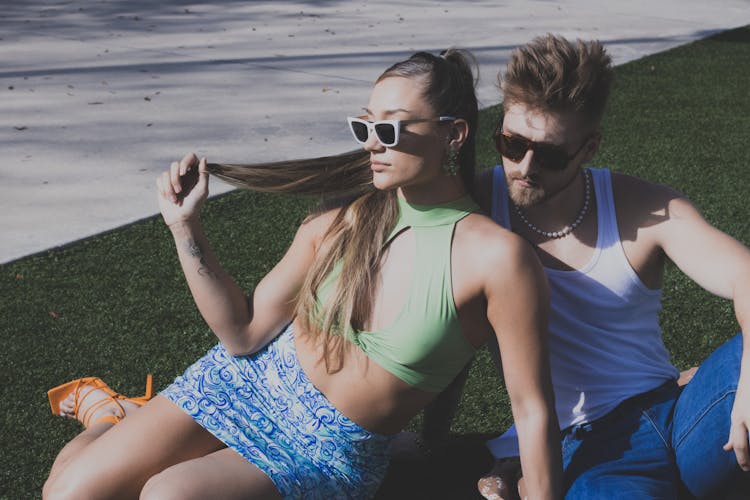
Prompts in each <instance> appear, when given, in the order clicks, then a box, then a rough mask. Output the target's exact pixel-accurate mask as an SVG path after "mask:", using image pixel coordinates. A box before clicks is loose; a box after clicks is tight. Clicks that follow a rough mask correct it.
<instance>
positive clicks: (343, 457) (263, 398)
mask: <svg viewBox="0 0 750 500" xmlns="http://www.w3.org/2000/svg"><path fill="white" fill-rule="evenodd" d="M161 394H162V395H163V396H165V397H167V398H168V399H169V400H170V401H172V402H173V403H175V404H176V405H177V406H179V407H180V408H182V409H183V410H184V411H185V412H187V413H188V414H189V415H190V416H191V417H193V419H194V420H195V421H196V422H197V423H198V424H200V425H201V426H202V427H203V428H205V429H206V430H208V431H209V432H211V433H212V434H213V435H214V436H216V437H217V438H219V439H220V440H221V441H222V442H224V443H225V444H226V445H227V446H228V447H229V448H232V449H233V450H235V451H236V452H237V453H239V454H240V455H242V456H243V457H245V459H246V460H248V461H249V462H250V463H252V464H254V465H255V466H257V467H258V468H259V469H260V470H262V471H263V472H264V473H265V474H266V475H267V476H268V477H270V478H271V480H272V481H273V482H274V484H275V485H276V487H277V488H278V490H279V492H281V495H282V496H283V497H284V498H285V499H287V498H289V499H292V498H294V499H301V498H304V499H318V498H320V499H325V500H330V499H335V498H342V499H343V498H356V499H362V498H371V497H372V496H374V495H375V493H376V492H377V489H378V486H379V485H380V483H381V481H382V480H383V477H384V476H385V473H386V469H387V467H388V454H387V447H388V444H389V442H390V438H389V437H387V436H384V435H380V434H375V433H372V432H369V431H367V430H365V429H363V428H362V427H360V426H359V425H357V424H356V423H354V422H352V421H351V420H350V419H348V418H347V417H346V416H344V415H343V414H342V413H341V412H339V411H338V410H337V409H336V408H334V407H333V405H331V403H330V402H329V401H328V400H327V399H326V397H325V396H324V395H323V394H321V392H320V391H318V390H317V389H316V388H315V387H314V386H313V384H312V383H311V382H310V380H309V379H308V378H307V376H306V375H305V373H304V372H303V371H302V368H301V367H300V365H299V360H298V359H297V353H296V351H295V348H294V333H293V330H292V326H291V325H289V326H288V327H287V328H286V329H285V330H284V332H283V333H282V334H281V335H279V336H278V337H276V339H274V340H273V341H272V342H271V343H270V344H269V345H268V346H266V347H265V348H264V349H263V350H261V351H258V352H256V353H254V354H251V355H249V356H237V357H235V356H232V355H230V354H228V353H227V351H226V350H225V349H224V347H223V346H222V345H221V344H218V345H216V346H215V347H214V348H212V349H211V350H209V351H208V353H207V354H206V355H205V356H203V357H202V358H201V359H199V360H198V361H196V362H195V363H194V364H193V365H192V366H190V367H189V368H188V369H187V370H185V373H184V374H183V375H182V376H180V377H177V379H175V381H174V383H173V384H172V385H170V386H169V387H167V388H166V389H165V390H164V391H163V392H162V393H161Z"/></svg>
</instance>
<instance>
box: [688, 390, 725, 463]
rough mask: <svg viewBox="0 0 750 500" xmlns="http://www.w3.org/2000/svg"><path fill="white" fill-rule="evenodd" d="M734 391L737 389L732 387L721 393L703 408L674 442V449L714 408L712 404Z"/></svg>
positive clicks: (719, 401)
mask: <svg viewBox="0 0 750 500" xmlns="http://www.w3.org/2000/svg"><path fill="white" fill-rule="evenodd" d="M736 392H737V389H733V390H730V391H727V392H725V393H724V394H722V395H721V397H718V398H716V400H715V401H714V402H713V403H711V404H710V405H709V406H707V407H706V409H704V410H703V411H702V412H701V413H700V415H699V416H698V418H696V419H695V421H694V422H693V425H691V426H690V427H689V428H688V429H687V430H686V431H685V432H684V433H683V434H682V436H681V437H680V439H679V440H678V441H677V442H676V443H674V448H675V450H676V449H677V447H678V446H680V445H681V444H682V442H683V441H684V440H685V438H686V437H687V436H688V434H690V433H691V432H692V431H693V429H695V427H696V426H697V425H698V424H699V423H700V422H701V420H703V417H705V416H706V414H707V413H708V412H710V411H711V410H712V409H713V408H714V406H716V405H718V404H719V403H721V402H722V401H724V400H725V399H726V398H727V396H729V395H730V394H735V393H736Z"/></svg>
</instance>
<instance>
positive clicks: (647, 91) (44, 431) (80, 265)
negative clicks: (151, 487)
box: [0, 27, 750, 499]
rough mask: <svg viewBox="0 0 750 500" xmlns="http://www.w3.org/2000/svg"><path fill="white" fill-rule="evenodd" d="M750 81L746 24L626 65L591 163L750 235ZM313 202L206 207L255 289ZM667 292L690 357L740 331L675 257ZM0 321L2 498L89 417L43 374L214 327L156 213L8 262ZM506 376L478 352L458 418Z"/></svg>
mask: <svg viewBox="0 0 750 500" xmlns="http://www.w3.org/2000/svg"><path fill="white" fill-rule="evenodd" d="M748 82H750V29H748V27H745V28H740V29H737V30H733V31H729V32H726V33H723V34H720V35H718V36H715V37H712V38H709V39H706V40H702V41H698V42H695V43H692V44H689V45H686V46H683V47H679V48H677V49H674V50H670V51H668V52H664V53H661V54H656V55H653V56H650V57H646V58H644V59H640V60H638V61H634V62H631V63H628V64H625V65H623V66H620V67H618V68H617V83H616V86H615V89H614V93H613V96H612V101H611V105H610V108H609V113H608V115H607V118H606V120H605V123H604V137H605V139H604V143H603V146H602V150H601V152H600V154H599V155H598V157H597V158H596V160H595V162H594V164H595V165H596V166H606V167H609V168H611V169H613V170H616V171H620V172H627V173H632V174H635V175H639V176H641V177H644V178H646V179H650V180H653V181H656V182H663V183H666V184H669V185H671V186H673V187H675V188H677V189H679V190H681V191H682V192H684V193H686V194H687V195H688V196H689V197H690V198H691V199H692V200H693V201H694V203H695V204H696V205H697V206H698V208H700V209H701V210H702V211H703V213H704V214H705V216H706V217H707V219H708V220H709V221H710V222H711V223H713V224H715V225H716V226H717V227H719V228H720V229H722V230H724V231H726V232H727V233H729V234H731V235H733V236H734V237H736V238H737V239H739V240H740V241H742V242H743V243H745V244H748V243H750V225H749V224H748V208H747V207H746V204H745V202H744V194H745V191H746V189H747V186H750V168H749V166H750V152H749V150H748V131H749V130H750V90H749V89H750V86H749V85H748ZM497 116H498V110H497V109H496V108H491V109H486V110H484V111H483V112H482V114H481V130H480V138H479V139H480V140H479V155H478V157H479V159H480V162H481V164H482V165H483V166H489V165H492V164H493V163H494V162H495V161H496V154H495V153H494V150H493V149H492V146H491V144H490V140H489V135H490V132H491V128H492V125H493V122H494V121H495V120H496V118H497ZM307 208H308V207H307V204H306V202H302V201H300V200H295V199H291V198H288V197H282V196H269V195H261V194H256V193H249V192H232V193H229V194H227V195H224V196H220V197H217V198H214V199H212V200H210V201H209V203H208V204H207V207H206V210H205V215H204V221H205V226H206V228H207V232H208V235H209V239H210V240H211V242H212V243H213V245H214V247H215V249H216V251H217V253H218V254H219V256H220V258H221V260H222V262H223V264H224V265H225V267H226V268H227V269H228V271H229V272H230V273H231V274H232V275H233V276H235V278H236V279H237V281H238V282H239V283H240V284H241V285H242V286H243V287H246V288H251V287H252V286H253V284H254V283H256V282H257V281H258V280H259V278H260V277H261V276H263V274H264V273H265V272H267V271H268V270H269V269H270V267H271V266H272V265H273V264H274V263H275V262H276V261H277V259H278V258H279V257H280V256H281V255H282V253H283V251H284V249H285V248H286V246H287V245H288V244H289V242H290V240H291V236H292V234H293V231H294V228H295V227H296V225H297V224H298V223H299V222H300V220H301V219H302V217H303V216H304V215H305V213H306V210H307ZM664 296H665V300H664V310H663V313H662V325H663V328H664V336H665V340H666V343H667V345H668V347H669V348H670V349H671V352H672V354H673V360H674V363H675V364H676V365H677V366H678V367H680V368H684V367H688V366H690V365H694V364H697V363H700V361H701V360H702V359H704V358H705V357H706V356H707V355H708V354H709V353H710V352H711V351H712V350H713V349H714V348H715V347H717V346H718V345H719V344H721V343H722V342H723V341H724V340H726V339H727V338H729V337H730V336H731V335H733V334H734V333H735V332H736V331H737V330H738V326H737V323H736V320H735V319H734V314H733V311H732V307H731V304H730V303H728V302H727V301H723V300H720V299H717V298H714V297H712V296H710V295H709V294H707V293H706V292H704V291H703V290H701V289H700V288H698V287H697V286H696V285H694V284H693V283H692V282H690V280H689V279H687V278H686V277H684V276H683V275H682V274H681V273H680V272H679V271H678V270H677V269H675V267H674V266H672V265H670V266H669V267H668V271H667V276H666V281H665V285H664ZM0 335H1V336H2V343H3V350H2V354H0V364H2V366H3V375H4V376H3V383H2V384H0V401H2V404H3V407H4V408H3V410H4V411H3V412H2V417H0V418H2V434H1V436H2V437H1V439H2V441H1V442H0V449H2V450H3V451H2V454H1V455H0V498H13V499H18V498H27V497H29V498H35V497H38V496H39V492H40V489H41V485H42V484H43V481H44V479H45V477H46V474H47V472H48V470H49V467H50V465H51V463H52V461H53V459H54V457H55V455H56V453H57V452H58V451H59V450H60V448H61V447H62V446H63V445H64V444H65V442H67V441H68V440H69V439H71V438H72V437H73V436H74V435H75V434H76V433H77V432H78V431H79V428H78V427H77V425H75V424H74V423H73V422H71V421H68V420H65V419H60V418H53V417H52V416H51V415H50V411H49V406H48V403H47V400H46V395H45V392H46V390H47V389H48V388H50V387H52V386H54V385H57V384H60V383H62V382H65V381H67V380H69V379H72V378H74V377H79V376H85V375H94V374H95V375H101V376H103V377H105V378H106V380H107V381H108V383H110V384H111V385H112V387H113V388H115V389H116V390H119V391H121V392H123V393H126V394H137V393H139V391H142V389H143V387H142V386H143V381H144V378H145V375H146V373H149V372H150V373H154V374H155V378H156V384H157V387H158V388H163V387H164V386H166V385H167V384H168V383H169V382H170V381H171V380H172V379H173V377H174V376H175V375H177V374H179V373H180V372H181V371H182V370H183V369H184V368H185V367H186V366H187V365H188V364H189V363H190V362H192V361H193V360H195V359H196V358H197V357H198V356H200V355H201V354H202V353H203V352H204V351H205V350H206V349H207V348H208V347H209V346H211V345H212V344H213V343H214V342H215V339H214V337H213V335H212V334H211V333H210V332H209V331H208V329H207V328H206V326H205V324H204V323H203V321H202V319H201V318H200V316H199V315H198V313H197V311H196V308H195V307H194V305H193V303H192V300H191V298H190V296H189V294H188V291H187V288H186V286H185V283H184V280H183V278H182V275H181V272H180V270H179V265H178V263H177V259H176V256H175V252H174V250H173V245H172V242H171V238H170V237H169V235H168V233H167V231H166V229H165V228H164V225H163V224H162V222H161V221H160V219H159V218H150V219H147V220H144V221H141V222H138V223H136V224H132V225H129V226H127V227H123V228H119V229H116V230H114V231H111V232H108V233H106V234H102V235H99V236H96V237H93V238H89V239H87V240H85V241H81V242H77V243H75V244H73V245H70V246H68V247H65V248H62V249H57V250H53V251H50V252H46V253H44V254H40V255H36V256H32V257H28V258H25V259H21V260H18V261H16V262H12V263H10V264H6V265H3V266H0ZM499 387H500V386H499V381H498V378H497V375H496V374H495V372H494V369H493V367H492V366H491V363H490V361H489V358H488V356H487V355H486V352H480V356H479V358H478V362H477V363H475V365H474V367H473V368H472V372H471V375H470V380H469V383H468V386H467V389H466V393H465V396H464V399H463V402H462V404H461V408H460V412H459V415H458V416H457V418H456V420H455V424H454V428H453V430H454V432H456V433H458V434H476V433H479V434H483V433H494V432H498V431H500V430H502V429H503V428H504V427H505V426H507V425H508V424H509V423H510V414H509V408H508V403H507V397H506V395H505V393H504V392H503V391H502V390H500V388H499ZM417 425H418V419H417V420H415V422H414V423H413V425H412V426H413V427H415V426H417Z"/></svg>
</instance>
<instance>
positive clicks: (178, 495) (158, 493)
mask: <svg viewBox="0 0 750 500" xmlns="http://www.w3.org/2000/svg"><path fill="white" fill-rule="evenodd" d="M139 498H140V500H187V499H189V498H192V496H191V492H190V488H188V487H187V486H186V482H185V477H184V476H183V477H180V476H178V475H177V474H174V473H173V471H172V468H170V469H166V470H164V471H162V472H160V473H158V474H156V475H154V476H151V478H150V479H149V480H148V481H146V484H145V485H144V486H143V489H142V490H141V496H140V497H139Z"/></svg>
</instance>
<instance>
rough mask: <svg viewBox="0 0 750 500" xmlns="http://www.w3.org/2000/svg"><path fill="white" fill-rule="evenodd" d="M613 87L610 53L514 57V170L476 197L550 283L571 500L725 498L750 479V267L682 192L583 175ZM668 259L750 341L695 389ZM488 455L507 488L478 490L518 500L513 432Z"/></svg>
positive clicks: (720, 357)
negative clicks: (728, 489)
mask: <svg viewBox="0 0 750 500" xmlns="http://www.w3.org/2000/svg"><path fill="white" fill-rule="evenodd" d="M612 79H613V71H612V66H611V60H610V58H609V56H608V55H607V54H606V52H605V50H604V49H603V47H602V46H601V44H599V43H598V42H588V43H584V42H582V41H578V42H577V43H572V42H569V41H567V40H565V39H563V38H560V37H556V36H552V35H548V36H545V37H540V38H537V39H535V40H533V41H532V42H531V43H529V44H527V45H525V46H522V47H520V48H518V49H516V50H515V51H514V53H513V54H512V56H511V59H510V61H509V63H508V66H507V69H506V72H505V74H504V75H503V76H502V78H501V86H502V90H503V94H504V102H503V108H504V116H503V118H502V121H501V123H500V124H499V125H498V129H497V131H496V138H495V140H496V145H497V147H498V150H499V151H500V153H501V155H502V160H503V162H502V163H503V165H502V166H498V167H495V168H494V169H491V170H487V171H484V172H482V174H481V175H482V176H484V177H483V178H480V179H479V181H478V183H477V185H478V186H480V192H479V193H478V197H479V198H480V204H482V205H484V207H485V208H486V210H487V211H488V212H489V213H491V214H492V217H493V219H494V220H495V221H496V222H498V223H499V224H502V225H503V226H505V227H507V228H510V229H511V230H512V231H514V232H515V233H517V234H519V235H521V236H522V237H523V238H525V239H526V240H527V241H528V242H529V243H530V244H531V245H532V246H533V247H534V249H535V250H536V253H537V255H538V256H539V259H540V260H541V262H542V264H543V265H544V267H545V271H546V273H547V277H548V280H549V283H550V292H551V294H550V301H551V314H550V324H549V330H550V346H549V347H550V353H551V367H552V379H553V384H554V389H555V398H556V409H557V415H558V419H559V423H560V428H561V429H563V432H562V438H561V439H562V449H563V465H564V467H565V487H566V489H567V491H568V493H567V498H571V499H587V498H608V499H611V498H638V499H644V498H660V499H661V498H675V497H677V495H678V494H679V493H678V492H679V491H680V488H682V486H681V484H684V485H685V487H686V488H687V489H688V490H689V491H690V492H691V493H692V494H694V495H696V496H699V497H704V496H707V495H715V494H716V493H717V492H719V491H721V490H722V488H724V487H725V485H726V484H728V483H729V482H731V481H732V480H733V479H734V478H735V477H736V476H737V475H739V474H740V469H742V470H745V471H748V470H750V456H749V455H748V429H749V428H750V355H749V354H747V353H746V352H744V351H743V345H747V344H748V340H749V339H748V337H747V332H749V331H750V251H748V249H747V248H746V247H745V246H743V245H742V244H740V243H739V242H737V241H736V240H734V239H732V238H731V237H729V236H728V235H726V234H724V233H722V232H720V231H718V230H717V229H715V228H713V227H712V226H711V225H709V224H708V223H707V222H706V221H705V220H704V219H703V217H702V216H701V215H700V213H699V212H698V211H697V210H696V208H695V207H693V205H692V204H691V203H690V202H689V201H688V200H687V199H686V198H685V197H684V196H682V195H681V194H680V193H678V192H676V191H674V190H673V189H670V188H668V187H666V186H662V185H656V184H653V183H650V182H647V181H644V180H641V179H637V178H634V177H631V176H627V175H623V174H618V173H610V172H609V171H608V170H605V169H592V168H584V167H583V165H584V164H586V163H587V162H589V161H590V160H591V159H592V158H593V157H594V154H595V153H596V152H597V149H598V148H599V144H600V142H601V132H600V122H601V118H602V115H603V113H604V108H605V105H606V102H607V98H608V95H609V88H610V84H611V81H612ZM667 259H669V260H672V261H673V262H674V263H675V264H676V265H677V266H678V267H679V268H680V269H681V270H682V271H683V272H684V273H685V274H687V275H688V276H689V277H690V278H691V279H693V280H694V281H695V282H696V283H697V284H699V285H700V286H702V287H703V288H705V289H706V290H708V291H710V292H712V293H714V294H716V295H718V296H721V297H724V298H727V299H731V300H732V301H733V303H734V308H735V312H736V316H737V320H738V322H739V324H740V327H741V329H742V331H743V332H745V337H744V342H743V335H742V334H739V335H737V336H736V337H735V338H733V339H732V340H730V341H729V342H727V343H726V344H725V345H723V346H722V347H720V348H719V349H718V350H717V351H715V352H714V353H713V354H712V355H711V356H710V357H709V358H708V359H707V360H706V361H705V362H704V363H703V365H701V367H700V368H699V369H698V371H697V373H696V374H695V376H694V378H693V379H692V380H691V381H690V383H689V384H687V385H686V386H685V387H684V388H683V387H679V386H678V384H677V378H678V371H677V370H676V369H675V368H674V367H673V366H672V364H671V363H670V358H669V353H668V352H667V349H666V348H665V346H664V344H663V341H662V337H661V330H660V328H659V324H658V313H659V310H660V308H661V294H662V291H661V286H662V280H663V275H664V267H665V262H666V261H667ZM735 395H736V397H735ZM488 446H489V448H490V450H491V452H492V453H493V455H494V456H495V458H496V459H498V462H497V465H496V468H495V469H494V476H498V475H499V476H500V479H502V480H501V481H499V482H496V481H494V479H496V478H494V477H493V473H491V474H490V475H489V477H487V478H484V479H483V480H480V490H483V494H485V495H486V496H487V497H488V498H490V496H489V495H490V493H494V494H496V495H503V494H508V491H507V490H506V491H505V492H503V491H502V489H501V486H503V481H505V486H507V481H508V479H509V478H508V477H505V478H502V475H503V473H502V472H500V473H499V472H498V471H502V470H503V467H504V466H506V464H504V459H506V458H508V457H513V456H515V455H517V452H516V444H515V434H514V430H513V429H511V430H509V431H508V432H507V433H506V434H504V435H503V436H501V437H499V438H497V439H496V440H493V441H490V442H489V443H488ZM506 470H507V468H506ZM510 493H511V494H513V495H514V494H515V492H514V491H511V492H510ZM494 498H498V497H497V496H496V497H494ZM711 498H715V497H714V496H711Z"/></svg>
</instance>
